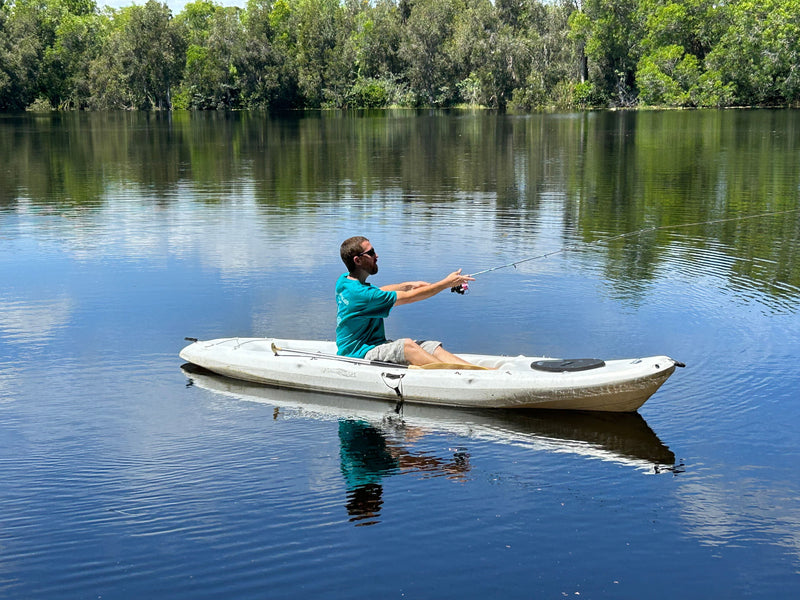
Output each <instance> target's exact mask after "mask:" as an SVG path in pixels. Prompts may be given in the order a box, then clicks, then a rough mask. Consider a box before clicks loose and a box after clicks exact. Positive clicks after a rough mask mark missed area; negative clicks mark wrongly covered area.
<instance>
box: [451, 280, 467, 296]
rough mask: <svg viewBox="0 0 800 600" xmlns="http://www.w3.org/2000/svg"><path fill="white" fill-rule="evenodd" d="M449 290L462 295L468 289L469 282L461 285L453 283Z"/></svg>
mask: <svg viewBox="0 0 800 600" xmlns="http://www.w3.org/2000/svg"><path fill="white" fill-rule="evenodd" d="M450 291H451V292H455V293H456V294H461V295H462V296H463V295H464V294H466V293H467V292H468V291H469V284H468V283H466V282H465V283H462V284H461V285H454V286H453V287H451V288H450Z"/></svg>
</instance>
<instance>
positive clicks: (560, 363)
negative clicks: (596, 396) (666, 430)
mask: <svg viewBox="0 0 800 600" xmlns="http://www.w3.org/2000/svg"><path fill="white" fill-rule="evenodd" d="M605 364H606V363H605V361H603V360H600V359H599V358H559V359H548V360H535V361H533V362H532V363H531V369H536V370H537V371H551V372H559V373H560V372H562V371H588V370H589V369H597V368H598V367H603V366H605Z"/></svg>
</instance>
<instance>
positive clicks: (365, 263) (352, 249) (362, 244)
mask: <svg viewBox="0 0 800 600" xmlns="http://www.w3.org/2000/svg"><path fill="white" fill-rule="evenodd" d="M339 255H340V256H341V257H342V262H344V265H345V266H346V267H347V270H348V272H350V273H354V272H355V271H356V270H358V269H359V268H360V269H364V270H365V271H367V273H369V274H370V275H375V273H377V272H378V255H377V254H376V253H375V248H373V247H372V244H370V242H369V240H368V239H367V238H365V237H363V236H360V235H357V236H354V237H351V238H347V239H346V240H345V241H343V242H342V245H341V247H340V248H339Z"/></svg>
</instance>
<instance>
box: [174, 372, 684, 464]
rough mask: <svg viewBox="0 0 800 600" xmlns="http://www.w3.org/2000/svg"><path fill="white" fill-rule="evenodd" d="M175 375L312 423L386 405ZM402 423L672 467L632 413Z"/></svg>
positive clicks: (420, 417)
mask: <svg viewBox="0 0 800 600" xmlns="http://www.w3.org/2000/svg"><path fill="white" fill-rule="evenodd" d="M182 368H183V371H184V373H185V374H186V376H187V377H189V378H190V379H191V380H192V382H193V383H194V385H196V386H197V387H200V388H203V389H207V390H210V391H213V392H217V393H221V394H224V395H226V396H230V397H234V398H237V399H242V400H250V401H254V402H263V403H268V404H269V405H271V406H277V407H288V408H296V409H299V410H300V411H302V413H301V414H302V415H303V416H307V417H310V418H316V419H338V420H341V419H359V420H364V421H367V422H370V423H374V424H376V426H377V427H383V424H385V423H386V422H387V420H386V418H387V416H389V415H394V411H393V410H392V408H393V407H394V403H391V404H387V403H386V402H384V401H378V400H369V399H363V398H353V397H348V396H339V395H336V394H326V393H319V392H300V391H296V390H287V389H282V388H272V387H265V386H262V385H259V384H254V383H250V382H246V381H237V380H234V379H229V378H227V377H221V376H219V375H216V374H214V373H211V372H209V371H206V370H205V369H202V368H198V367H196V366H195V365H191V364H186V365H184V366H183V367H182ZM402 421H403V423H405V424H406V425H411V426H415V427H420V428H421V429H423V430H426V431H430V432H441V433H448V434H453V435H459V436H464V437H466V438H471V439H482V440H487V441H492V442H499V443H504V444H510V445H515V446H524V447H529V448H533V449H535V450H543V451H547V452H558V453H569V454H577V455H580V456H584V457H588V458H596V459H601V460H604V461H610V462H615V463H620V464H624V465H628V466H633V467H635V468H640V469H644V470H647V471H649V472H653V471H660V470H662V469H663V467H667V468H669V467H672V466H673V465H674V464H675V455H674V454H673V453H672V451H670V449H669V448H668V447H667V446H665V445H664V444H663V443H662V442H661V440H659V439H658V436H656V434H655V433H654V432H653V430H652V429H651V428H650V427H649V426H648V425H647V423H646V422H645V420H644V419H643V418H642V416H641V415H639V414H638V413H631V414H617V415H613V416H612V415H608V414H603V413H591V412H561V411H552V410H548V411H539V410H481V409H458V408H443V407H436V406H427V405H420V404H417V405H413V404H406V405H404V407H403V414H402Z"/></svg>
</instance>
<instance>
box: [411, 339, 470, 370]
mask: <svg viewBox="0 0 800 600" xmlns="http://www.w3.org/2000/svg"><path fill="white" fill-rule="evenodd" d="M404 342H405V346H404V347H403V350H404V352H405V355H406V361H408V363H409V364H411V365H417V366H422V365H429V364H431V363H450V364H455V365H471V364H472V363H469V362H467V361H465V360H464V359H463V358H459V357H458V356H456V355H455V354H451V353H450V352H448V351H447V350H445V349H444V347H443V346H438V347H437V348H436V350H434V351H433V354H431V353H429V352H426V351H425V350H423V349H422V347H420V346H419V344H417V343H416V342H415V341H414V340H411V339H408V338H406V339H405V340H404Z"/></svg>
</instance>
